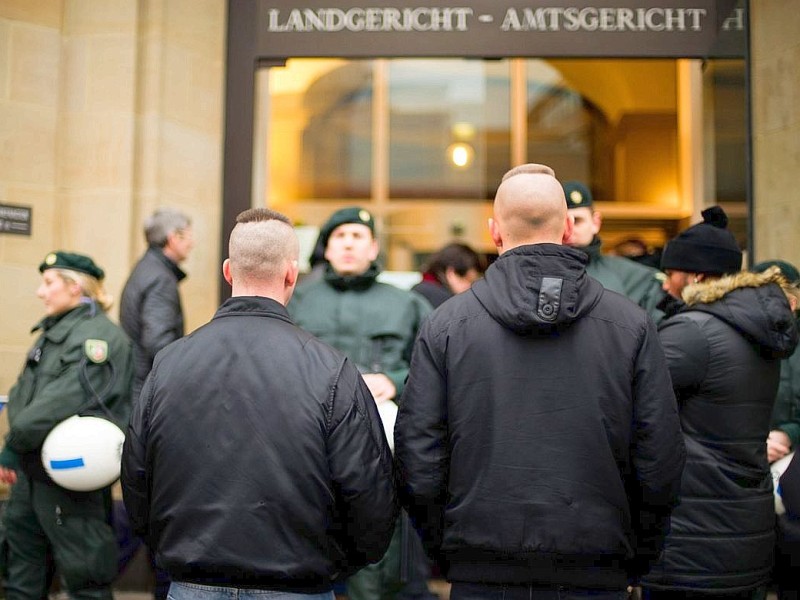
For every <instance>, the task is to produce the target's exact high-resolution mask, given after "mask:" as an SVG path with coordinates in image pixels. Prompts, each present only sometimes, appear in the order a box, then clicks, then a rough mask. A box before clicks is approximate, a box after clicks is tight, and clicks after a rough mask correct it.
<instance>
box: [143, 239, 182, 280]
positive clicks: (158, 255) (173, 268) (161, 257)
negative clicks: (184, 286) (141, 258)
mask: <svg viewBox="0 0 800 600" xmlns="http://www.w3.org/2000/svg"><path fill="white" fill-rule="evenodd" d="M147 254H151V255H152V256H153V257H154V258H155V259H156V260H158V261H159V262H160V263H162V264H163V265H164V266H166V267H167V268H168V269H169V270H170V272H171V273H172V274H173V275H175V277H176V278H177V279H178V281H181V280H182V279H185V278H186V273H184V272H183V270H182V269H181V268H180V267H179V266H178V265H177V264H175V263H174V262H172V261H171V260H170V259H169V258H167V255H166V254H164V251H163V250H161V248H157V247H156V246H150V247H149V248H148V249H147Z"/></svg>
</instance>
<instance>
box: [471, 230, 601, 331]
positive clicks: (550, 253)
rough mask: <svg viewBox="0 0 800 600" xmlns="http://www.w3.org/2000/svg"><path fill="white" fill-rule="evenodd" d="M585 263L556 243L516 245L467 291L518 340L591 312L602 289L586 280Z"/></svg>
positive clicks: (579, 253) (584, 258) (579, 255)
mask: <svg viewBox="0 0 800 600" xmlns="http://www.w3.org/2000/svg"><path fill="white" fill-rule="evenodd" d="M588 260H589V258H588V256H587V255H586V253H585V252H582V251H581V250H578V249H574V248H569V247H567V246H561V245H558V244H534V245H527V246H519V247H517V248H514V249H512V250H509V251H507V252H504V253H503V254H502V255H500V257H499V258H498V259H497V260H496V261H495V262H494V263H493V264H492V266H490V267H489V268H488V269H487V270H486V274H485V275H484V278H483V279H482V280H480V281H477V282H475V284H473V286H472V288H471V289H472V292H473V293H474V294H475V296H476V297H477V298H478V301H479V302H480V303H481V304H482V305H483V307H484V308H485V309H486V311H487V312H488V313H489V314H490V315H491V316H492V318H493V319H494V320H495V321H497V322H499V323H500V324H501V325H503V326H504V327H506V328H507V329H510V330H512V331H514V332H515V333H518V334H520V335H525V334H530V333H534V332H541V333H548V332H551V331H553V330H555V329H561V328H564V327H568V326H569V325H570V324H571V323H572V322H573V321H575V320H577V319H579V318H580V317H581V316H583V315H584V314H586V313H587V312H588V311H590V310H591V309H592V308H593V307H594V306H595V305H596V304H597V302H598V301H599V300H600V297H601V296H602V295H603V286H602V285H601V284H600V283H599V282H597V281H595V280H594V279H592V278H591V277H589V276H588V275H586V264H587V262H588Z"/></svg>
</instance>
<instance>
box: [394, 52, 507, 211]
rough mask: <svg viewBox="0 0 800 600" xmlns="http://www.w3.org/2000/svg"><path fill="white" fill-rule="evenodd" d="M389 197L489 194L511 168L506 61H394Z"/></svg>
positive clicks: (480, 197) (446, 197) (479, 197)
mask: <svg viewBox="0 0 800 600" xmlns="http://www.w3.org/2000/svg"><path fill="white" fill-rule="evenodd" d="M388 85H389V196H390V197H391V198H433V199H451V198H458V199H479V200H483V199H489V198H493V197H494V191H495V190H496V188H497V184H498V182H499V180H500V177H501V176H502V175H503V173H504V172H505V171H507V170H508V169H509V168H510V161H511V151H510V143H511V134H510V107H509V90H510V82H509V66H508V61H506V60H500V61H479V60H460V59H452V60H450V59H448V60H392V61H390V63H389V69H388Z"/></svg>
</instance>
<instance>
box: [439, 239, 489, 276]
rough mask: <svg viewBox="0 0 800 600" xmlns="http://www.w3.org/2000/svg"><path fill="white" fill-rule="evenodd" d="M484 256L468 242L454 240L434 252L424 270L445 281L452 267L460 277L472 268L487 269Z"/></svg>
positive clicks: (479, 270) (480, 271)
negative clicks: (448, 270) (462, 242)
mask: <svg viewBox="0 0 800 600" xmlns="http://www.w3.org/2000/svg"><path fill="white" fill-rule="evenodd" d="M485 262H486V261H485V260H484V258H483V257H482V256H481V255H480V254H478V253H477V252H475V250H473V249H472V248H470V247H469V246H467V245H466V244H460V243H458V242H452V243H450V244H447V245H446V246H444V247H442V248H441V249H440V250H438V251H437V252H434V253H433V254H432V255H431V256H430V257H429V258H428V260H427V261H426V262H425V266H424V271H425V272H426V273H431V274H432V275H433V276H435V277H436V279H438V280H439V282H444V275H445V273H446V272H447V269H450V268H452V269H453V270H454V271H455V272H456V274H457V275H458V276H460V277H464V276H465V275H466V274H467V273H468V272H469V271H470V270H471V269H474V270H475V271H477V272H478V273H483V272H484V271H485V270H486V266H485Z"/></svg>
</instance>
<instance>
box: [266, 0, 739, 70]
mask: <svg viewBox="0 0 800 600" xmlns="http://www.w3.org/2000/svg"><path fill="white" fill-rule="evenodd" d="M278 4H281V6H278ZM375 4H376V3H374V2H373V3H364V2H361V3H358V2H339V3H332V2H331V1H330V0H316V1H307V2H303V3H299V2H297V3H295V4H291V3H286V2H284V3H277V2H269V1H264V2H261V3H259V4H258V10H257V14H256V15H255V19H256V24H257V28H258V36H259V39H258V46H257V50H258V52H259V54H260V55H261V56H264V57H266V56H270V57H283V58H288V57H320V56H337V57H345V58H354V57H370V58H375V57H393V58H398V57H411V56H417V57H420V56H424V57H442V56H446V57H452V56H459V57H462V58H463V57H479V58H506V57H511V56H514V57H538V58H541V57H562V58H563V57H578V56H579V57H583V58H586V57H601V56H602V57H637V58H642V57H660V58H665V57H668V58H706V57H708V56H709V55H711V54H713V53H714V45H715V42H716V41H717V38H718V37H719V36H720V34H721V33H724V32H729V33H730V35H736V34H737V33H741V32H742V31H743V19H744V9H736V8H735V3H732V2H717V1H714V0H695V1H693V2H677V1H674V0H673V1H669V0H657V1H656V2H654V3H647V4H648V6H645V7H643V6H642V4H643V3H642V2H641V1H640V0H615V1H614V2H599V1H598V0H591V1H590V2H553V1H552V0H551V1H550V2H532V3H524V2H523V3H514V4H509V3H507V2H502V1H501V2H498V1H497V0H475V1H473V2H462V3H458V4H457V3H446V4H445V5H434V6H420V5H416V4H413V3H406V4H402V3H397V2H395V3H392V4H390V5H388V6H375ZM381 4H383V3H381Z"/></svg>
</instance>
